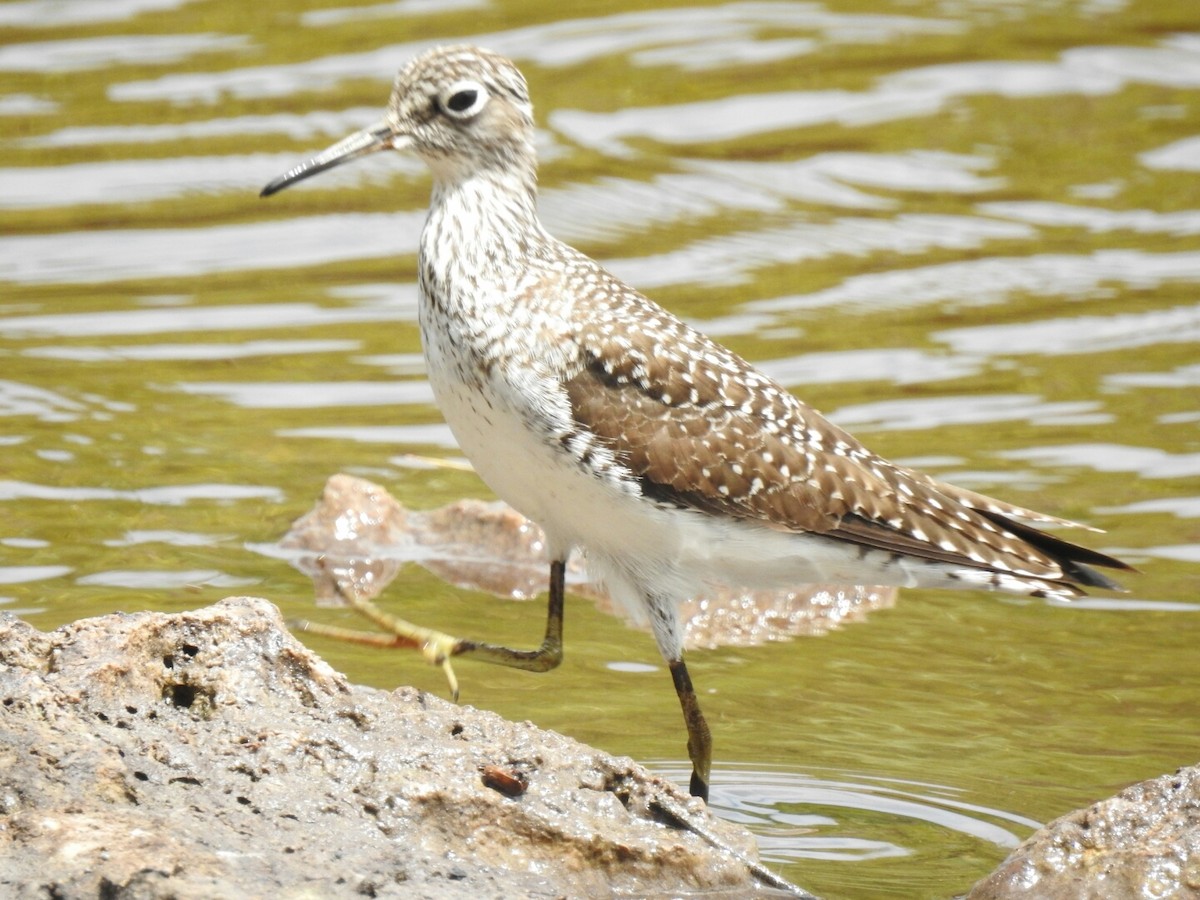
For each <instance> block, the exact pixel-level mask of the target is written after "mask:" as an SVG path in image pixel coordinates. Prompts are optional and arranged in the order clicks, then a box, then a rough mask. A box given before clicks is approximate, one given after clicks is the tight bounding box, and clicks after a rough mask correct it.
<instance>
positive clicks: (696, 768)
mask: <svg viewBox="0 0 1200 900" xmlns="http://www.w3.org/2000/svg"><path fill="white" fill-rule="evenodd" d="M667 666H668V668H670V670H671V680H672V681H674V682H675V693H676V694H678V695H679V705H680V706H682V707H683V721H684V724H685V725H686V726H687V733H688V742H687V748H688V756H689V757H690V758H691V760H692V781H691V784H690V785H689V790H690V791H691V793H692V796H693V797H699V798H700V799H701V800H703V801H704V802H705V803H707V802H708V774H709V768H710V766H711V764H712V734H711V733H710V732H709V730H708V723H707V722H706V721H704V713H702V712H700V701H698V700H697V699H696V691H695V689H694V688H693V687H692V679H691V676H689V675H688V670H687V666H685V665H684V663H683V657H682V656H680V657H679V659H673V660H669V661H668V662H667Z"/></svg>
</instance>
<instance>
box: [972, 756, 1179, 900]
mask: <svg viewBox="0 0 1200 900" xmlns="http://www.w3.org/2000/svg"><path fill="white" fill-rule="evenodd" d="M1126 897H1129V898H1132V897H1145V898H1156V900H1200V766H1191V767H1188V768H1184V769H1180V770H1179V771H1178V772H1176V773H1175V774H1174V775H1163V776H1161V777H1159V778H1152V779H1150V780H1149V781H1143V782H1141V783H1139V784H1135V785H1133V786H1132V787H1128V788H1126V789H1125V790H1123V791H1121V793H1119V794H1117V795H1116V796H1115V797H1110V798H1109V799H1107V800H1101V801H1100V802H1099V803H1096V804H1093V805H1092V806H1089V807H1088V808H1087V809H1081V810H1077V811H1076V812H1073V813H1069V814H1068V815H1065V816H1062V817H1061V818H1059V819H1055V820H1054V821H1053V822H1051V823H1050V824H1049V825H1047V826H1046V827H1045V828H1043V829H1041V830H1040V831H1038V832H1037V833H1036V834H1034V835H1033V836H1032V837H1031V838H1029V840H1027V841H1025V842H1024V843H1023V844H1021V846H1019V847H1018V848H1017V849H1016V850H1014V851H1013V852H1012V853H1011V854H1010V855H1009V857H1008V859H1006V860H1005V861H1004V862H1003V863H1001V865H1000V867H999V868H998V869H996V871H995V872H993V873H992V874H991V875H989V876H988V877H987V878H985V879H984V880H983V881H981V882H979V883H978V884H977V885H975V887H974V889H973V890H972V891H971V893H970V895H969V897H968V900H1122V898H1126Z"/></svg>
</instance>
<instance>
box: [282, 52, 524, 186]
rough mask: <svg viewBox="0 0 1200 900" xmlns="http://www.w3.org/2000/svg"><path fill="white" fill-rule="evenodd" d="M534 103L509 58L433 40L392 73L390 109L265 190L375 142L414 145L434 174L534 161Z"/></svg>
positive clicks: (373, 148) (369, 149)
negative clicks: (433, 44)
mask: <svg viewBox="0 0 1200 900" xmlns="http://www.w3.org/2000/svg"><path fill="white" fill-rule="evenodd" d="M532 141H533V105H532V104H531V103H530V101H529V88H528V87H527V86H526V84H525V78H524V76H522V75H521V73H520V71H519V70H518V69H517V67H516V66H515V65H513V64H512V63H511V62H510V61H509V60H507V59H505V58H504V57H503V56H500V55H498V54H496V53H492V52H491V51H489V50H483V49H481V48H479V47H472V46H467V45H458V46H453V47H437V48H434V49H433V50H430V51H428V52H426V53H424V54H422V55H421V56H418V57H417V58H416V59H414V60H412V62H410V63H409V64H408V65H406V66H405V67H404V68H403V69H401V70H400V72H399V73H398V74H397V75H396V81H395V84H394V85H393V88H392V98H391V101H390V102H389V103H388V109H387V114H386V115H385V116H384V117H383V119H382V120H381V121H380V122H378V123H376V124H375V125H372V126H371V127H369V128H364V129H363V130H362V131H359V132H356V133H355V134H352V135H350V136H349V137H347V138H344V139H343V140H341V141H338V143H336V144H334V145H333V146H332V147H329V148H328V149H326V150H323V151H322V152H320V153H318V154H317V155H316V156H314V157H312V158H311V159H309V160H307V161H306V162H303V163H301V164H300V165H298V166H296V167H295V168H293V169H291V170H289V171H288V172H286V173H284V174H283V175H281V176H279V177H278V178H276V179H275V180H274V181H272V182H271V183H270V184H268V185H267V186H266V187H265V188H263V190H262V196H264V197H268V196H270V195H271V194H274V193H276V192H278V191H281V190H283V189H284V188H286V187H289V186H290V185H293V184H295V183H296V182H298V181H302V180H303V179H305V178H308V177H309V176H311V175H316V174H317V173H318V172H323V171H325V170H327V169H332V168H333V167H334V166H338V165H341V164H342V163H345V162H349V161H350V160H352V159H358V158H359V157H362V156H367V155H368V154H371V153H376V152H378V151H380V150H411V151H413V152H414V153H416V154H417V155H418V156H420V157H421V158H422V159H424V160H425V161H426V163H428V164H429V166H430V168H431V169H433V172H434V175H435V176H436V177H453V176H454V174H455V173H459V172H463V171H472V170H478V169H480V168H483V167H487V166H490V165H502V166H509V165H512V164H513V163H514V162H517V161H525V162H527V163H528V164H529V165H531V166H532V165H533V160H534V155H533V144H532Z"/></svg>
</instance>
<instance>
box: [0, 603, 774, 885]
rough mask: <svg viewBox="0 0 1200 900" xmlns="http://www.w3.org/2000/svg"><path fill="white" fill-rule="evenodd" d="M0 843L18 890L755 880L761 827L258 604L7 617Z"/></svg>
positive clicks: (0, 862) (2, 871)
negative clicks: (352, 652)
mask: <svg viewBox="0 0 1200 900" xmlns="http://www.w3.org/2000/svg"><path fill="white" fill-rule="evenodd" d="M681 818H682V819H684V820H686V821H687V822H689V823H691V826H690V828H680V827H677V825H678V824H679V820H680V819H681ZM702 833H707V840H706V839H705V838H704V837H702V836H701V834H702ZM0 844H2V845H3V847H2V849H0V896H4V897H14V898H34V897H37V898H43V897H57V898H76V897H79V898H83V897H89V898H93V897H97V896H102V897H112V898H117V897H120V898H167V897H175V898H212V897H284V898H301V897H314V898H315V897H320V898H329V897H334V898H336V897H349V896H371V897H385V896H396V897H398V896H403V897H413V898H422V897H429V898H443V897H448V898H458V897H472V898H475V897H563V896H571V897H582V896H588V897H605V896H611V895H613V894H620V895H624V896H632V895H637V896H649V895H656V894H675V893H679V892H687V891H714V892H716V895H717V896H722V895H724V896H736V897H741V896H746V895H747V894H748V893H751V892H753V890H754V887H753V885H754V882H753V880H752V876H751V874H750V870H749V868H748V865H747V862H748V860H750V859H752V858H753V856H754V853H755V851H754V849H753V839H752V838H751V836H750V835H749V834H747V833H746V832H744V831H742V830H741V829H739V828H737V827H735V826H733V825H729V824H727V823H723V822H721V821H719V820H717V819H715V818H713V817H712V816H710V815H709V813H708V812H707V810H706V809H705V808H704V807H703V805H702V804H700V803H699V802H698V801H693V800H691V798H689V797H687V796H686V795H685V794H683V793H682V792H680V791H679V789H678V788H676V787H674V786H673V785H671V784H668V783H666V782H664V781H663V780H661V779H659V778H656V777H654V776H652V775H650V774H648V773H647V772H646V771H645V770H643V769H642V768H640V767H639V766H637V765H635V764H634V763H633V762H632V761H631V760H629V759H625V758H614V757H612V756H609V755H607V754H605V753H602V752H600V751H598V750H594V749H592V748H589V747H586V746H583V745H581V744H579V743H577V742H575V741H572V740H570V739H568V738H565V737H562V736H560V735H557V734H553V733H551V732H546V731H541V730H539V729H537V728H535V727H534V726H533V725H531V724H529V723H524V724H514V723H512V722H508V721H505V720H503V719H501V718H500V717H498V716H496V715H494V714H491V713H487V712H481V711H477V710H474V709H471V708H470V707H465V706H455V705H452V704H450V703H447V702H445V701H442V700H439V699H438V698H436V697H433V696H431V695H428V694H424V693H421V692H419V691H416V690H414V689H411V688H401V689H399V690H397V691H394V692H391V693H388V692H385V691H380V690H376V689H373V688H367V687H361V686H356V685H352V684H350V683H348V682H347V681H346V679H345V678H344V677H343V676H342V675H340V674H338V673H337V672H335V671H333V670H332V669H331V668H330V667H329V666H328V665H327V664H326V663H324V662H323V661H322V660H321V659H319V658H318V657H317V656H315V655H314V654H313V653H311V652H310V651H309V650H307V649H306V648H305V647H304V646H303V645H301V644H300V643H298V642H297V641H296V640H295V639H294V638H293V637H292V636H291V635H290V634H288V632H287V631H286V630H285V629H284V627H283V623H282V621H281V619H280V616H279V612H278V610H277V609H276V608H275V607H274V606H272V605H271V604H270V603H268V602H266V601H265V600H257V599H252V598H230V599H227V600H223V601H222V602H220V603H218V604H216V605H215V606H212V607H208V608H205V609H201V610H197V611H195V612H187V613H180V614H176V615H167V614H162V613H139V614H136V615H122V614H118V615H111V616H105V617H103V618H97V619H87V620H82V621H79V622H75V623H73V624H71V625H66V626H64V627H62V628H59V629H58V630H56V631H54V632H51V633H49V634H43V633H41V632H38V631H36V630H35V629H34V628H32V627H31V626H29V625H27V624H25V623H23V622H21V621H20V620H18V619H16V618H15V617H13V616H11V615H4V616H0ZM714 844H721V845H723V846H722V847H716V846H714ZM706 896H708V895H707V894H706Z"/></svg>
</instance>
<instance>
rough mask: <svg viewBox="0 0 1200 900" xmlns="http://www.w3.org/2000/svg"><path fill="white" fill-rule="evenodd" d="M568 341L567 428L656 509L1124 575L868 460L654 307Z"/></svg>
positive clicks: (956, 555)
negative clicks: (591, 438) (600, 447)
mask: <svg viewBox="0 0 1200 900" xmlns="http://www.w3.org/2000/svg"><path fill="white" fill-rule="evenodd" d="M577 337H578V340H579V342H580V345H581V348H582V351H583V355H584V366H583V368H582V370H581V371H579V372H578V373H576V374H575V375H574V377H572V378H571V379H570V380H569V381H568V382H567V384H566V389H567V393H568V396H569V398H570V403H571V408H572V412H573V414H574V416H575V419H576V421H577V422H578V423H579V425H580V426H581V428H583V429H585V430H587V431H588V432H590V433H592V434H594V435H596V437H597V438H598V439H599V440H600V441H601V442H602V443H604V444H605V445H606V446H607V447H609V448H610V449H611V450H612V451H613V452H614V454H616V456H617V457H618V458H619V459H620V460H621V461H622V462H623V463H624V464H625V465H626V466H628V467H629V468H630V469H631V470H632V471H633V473H634V474H635V475H636V476H637V477H638V478H639V479H641V482H642V486H643V490H644V492H645V493H646V495H647V496H650V497H652V498H654V499H657V500H659V501H661V502H667V503H672V504H676V505H679V506H683V507H691V508H696V509H701V510H706V511H710V512H718V513H721V514H724V515H730V516H735V517H739V518H744V519H752V520H755V521H758V522H761V523H763V524H765V525H768V526H770V527H773V528H779V529H784V530H790V531H807V532H817V533H821V534H824V535H827V536H829V537H834V538H838V539H842V540H846V541H849V542H852V543H855V544H859V545H863V546H868V547H873V548H878V549H882V550H887V551H892V552H897V553H904V554H907V555H912V556H916V557H921V558H926V559H931V560H939V561H945V562H952V563H955V564H959V565H966V566H974V567H979V568H984V569H990V570H997V571H1002V572H1012V573H1015V574H1021V575H1029V576H1033V577H1036V578H1042V579H1048V580H1051V581H1067V582H1078V583H1082V584H1094V585H1098V586H1104V587H1113V586H1114V585H1113V583H1112V582H1111V581H1109V580H1108V579H1106V578H1104V577H1103V576H1100V575H1098V574H1097V573H1094V572H1092V571H1091V570H1090V569H1087V568H1086V567H1084V566H1082V565H1079V563H1081V562H1087V563H1093V564H1097V565H1105V566H1113V567H1117V568H1128V567H1127V566H1125V565H1124V564H1123V563H1120V562H1119V561H1117V560H1114V559H1112V558H1110V557H1107V556H1104V555H1103V554H1099V553H1095V552H1093V551H1089V550H1086V549H1084V548H1078V547H1076V546H1075V545H1073V544H1070V543H1068V542H1066V541H1061V540H1059V539H1057V538H1054V537H1052V536H1050V535H1046V534H1044V533H1043V532H1041V531H1038V530H1037V529H1035V528H1032V527H1030V526H1026V525H1021V524H1019V523H1016V522H1013V521H1011V518H1010V517H1012V516H1023V517H1028V518H1032V519H1034V520H1036V521H1044V522H1061V521H1062V520H1058V519H1055V518H1054V517H1051V516H1044V515H1041V514H1038V513H1034V512H1032V511H1030V510H1024V509H1022V508H1020V507H1016V506H1011V505H1009V504H1005V503H1002V502H1001V501H996V500H992V499H991V498H988V497H984V496H982V495H979V494H973V493H971V492H969V491H964V490H960V489H958V488H954V487H952V486H950V485H943V484H941V483H939V482H937V481H935V480H934V479H932V478H930V477H928V476H925V475H923V474H921V473H917V472H911V471H909V470H907V469H904V468H902V467H899V466H896V465H893V464H892V463H889V462H888V461H886V460H884V459H882V458H881V457H879V456H876V455H875V454H873V453H871V452H870V451H869V450H867V449H866V448H865V447H864V446H863V445H862V444H860V443H859V442H858V441H857V440H856V439H855V438H854V437H852V436H851V435H849V434H848V433H847V432H845V431H843V430H841V429H840V428H837V427H836V426H834V425H832V424H831V423H830V422H828V421H827V420H825V419H824V418H823V417H822V416H821V415H820V414H819V413H817V412H816V411H815V410H813V409H811V408H809V407H808V406H806V405H804V404H803V403H801V402H800V401H799V400H797V399H796V398H795V397H793V396H792V395H791V394H789V393H788V392H787V391H785V390H784V389H783V388H781V387H779V386H778V385H777V384H775V383H774V382H773V381H771V380H770V379H769V378H767V377H766V376H764V375H762V374H761V373H759V372H757V371H756V370H754V369H753V368H752V367H751V366H750V365H749V364H748V363H746V362H745V361H744V360H742V359H741V358H740V357H738V356H736V355H735V354H733V353H732V352H730V351H728V350H726V349H725V348H723V347H721V346H720V345H718V344H716V343H714V342H713V341H711V340H709V339H708V338H706V337H704V336H703V335H700V334H699V333H697V332H695V331H693V330H692V329H690V328H688V327H687V326H686V325H685V324H684V323H682V322H680V321H679V320H677V319H674V318H673V317H671V316H669V314H667V313H665V312H662V313H661V314H660V315H659V316H658V317H656V318H655V319H654V321H653V322H652V323H646V327H645V328H644V329H641V330H638V329H636V328H635V329H630V328H627V327H625V328H621V329H619V330H618V329H612V328H607V329H606V328H604V324H603V323H600V324H599V325H598V326H591V328H590V330H587V331H584V332H582V333H581V334H579V335H578V336H577ZM1064 524H1071V523H1064Z"/></svg>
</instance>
